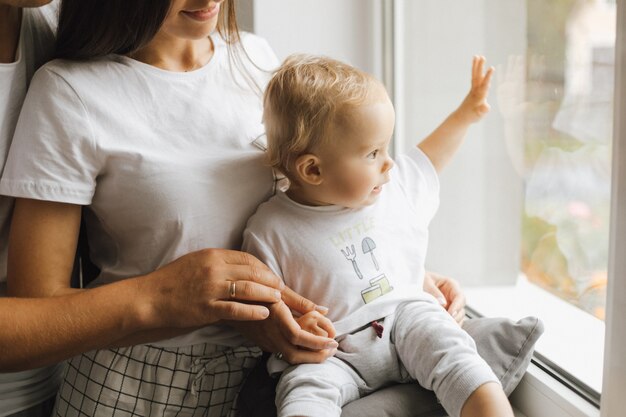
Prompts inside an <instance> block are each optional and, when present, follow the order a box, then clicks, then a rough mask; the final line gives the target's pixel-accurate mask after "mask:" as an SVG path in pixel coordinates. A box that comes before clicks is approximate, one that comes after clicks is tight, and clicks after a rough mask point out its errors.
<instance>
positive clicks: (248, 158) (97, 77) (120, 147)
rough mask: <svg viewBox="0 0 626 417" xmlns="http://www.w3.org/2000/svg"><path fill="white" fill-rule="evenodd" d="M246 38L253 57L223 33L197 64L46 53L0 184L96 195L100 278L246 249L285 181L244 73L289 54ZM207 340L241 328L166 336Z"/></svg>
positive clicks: (90, 201)
mask: <svg viewBox="0 0 626 417" xmlns="http://www.w3.org/2000/svg"><path fill="white" fill-rule="evenodd" d="M242 44H243V46H244V47H245V50H246V52H247V54H248V55H249V56H250V58H251V60H252V62H253V63H254V64H252V63H250V62H249V61H248V60H247V59H246V58H245V57H242V59H241V62H240V63H239V64H237V61H236V60H232V59H231V58H230V57H229V52H228V48H227V45H226V44H225V42H224V41H223V40H221V38H220V37H219V36H215V37H214V46H215V53H214V56H213V58H212V59H211V61H210V62H209V63H208V64H207V65H206V66H204V67H203V68H200V69H198V70H195V71H191V72H186V73H181V72H170V71H165V70H161V69H159V68H156V67H153V66H150V65H146V64H143V63H141V62H138V61H135V60H133V59H130V58H127V57H124V56H119V55H111V56H107V57H105V58H102V59H99V60H94V61H90V62H70V61H63V60H55V61H52V62H50V63H48V64H46V65H45V66H43V67H42V68H41V69H40V70H39V71H38V72H37V73H36V74H35V76H34V78H33V81H32V83H31V87H30V90H29V92H28V95H27V97H26V100H25V102H24V108H23V111H22V113H21V115H20V119H19V122H18V126H17V128H16V133H15V138H14V141H13V146H12V147H11V150H10V153H9V157H8V160H7V164H6V168H5V172H4V175H3V177H2V181H1V182H0V193H2V194H6V195H10V196H13V197H24V198H33V199H41V200H48V201H56V202H64V203H72V204H80V205H84V206H87V211H86V214H85V220H86V223H87V230H88V239H89V245H90V251H91V258H92V261H93V262H94V263H95V264H96V265H97V266H98V267H99V268H100V269H101V274H100V276H99V277H98V278H97V279H96V281H95V282H94V285H102V284H106V283H110V282H114V281H118V280H122V279H125V278H128V277H134V276H137V275H142V274H146V273H149V272H152V271H154V270H156V269H157V268H159V267H161V266H163V265H165V264H167V263H169V262H171V261H173V260H175V259H176V258H178V257H180V256H182V255H185V254H187V253H189V252H193V251H196V250H198V249H203V248H211V247H214V248H229V249H239V247H240V245H241V239H242V232H243V229H244V226H245V224H246V221H247V219H248V217H250V216H251V215H252V214H253V213H254V211H255V209H256V207H257V206H258V205H259V204H260V203H261V202H262V201H264V200H266V199H267V198H268V197H269V196H270V195H271V194H272V192H273V187H274V178H273V175H272V171H271V170H270V169H269V168H268V167H267V166H266V165H265V164H264V159H263V158H264V153H263V151H262V150H261V149H260V148H259V147H257V146H256V145H255V143H254V142H255V140H256V139H257V138H258V137H260V136H261V135H262V134H263V131H264V129H263V124H262V97H261V95H260V93H259V92H256V91H255V90H254V89H253V88H251V87H250V85H249V84H248V82H247V77H246V75H245V74H246V72H247V74H248V75H250V76H251V77H252V78H253V79H254V80H255V81H256V83H257V84H259V86H260V87H261V88H264V86H265V84H266V83H267V81H268V80H269V77H270V76H271V70H273V69H275V68H276V66H277V65H278V60H277V58H276V56H275V55H274V53H273V51H272V50H271V49H270V47H269V46H268V44H267V43H266V42H265V41H264V40H263V39H261V38H259V37H257V36H254V35H251V34H242ZM243 67H245V71H246V72H244V71H242V68H243ZM184 284H185V283H184V282H181V285H184ZM202 342H210V343H214V344H223V345H230V346H234V345H238V344H240V343H241V342H242V339H241V337H240V336H238V335H237V334H236V333H235V332H234V331H232V330H230V329H226V328H221V327H220V326H209V327H206V328H204V329H201V330H198V331H196V332H194V333H191V334H188V335H185V336H182V337H179V338H175V339H170V340H168V341H163V342H160V343H155V344H157V345H161V346H185V345H191V344H194V343H202Z"/></svg>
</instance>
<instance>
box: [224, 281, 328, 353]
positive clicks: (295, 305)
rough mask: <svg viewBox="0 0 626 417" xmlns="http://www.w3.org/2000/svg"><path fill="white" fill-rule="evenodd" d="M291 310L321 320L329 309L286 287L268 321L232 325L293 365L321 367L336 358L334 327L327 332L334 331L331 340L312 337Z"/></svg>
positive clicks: (322, 337)
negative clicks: (315, 314)
mask: <svg viewBox="0 0 626 417" xmlns="http://www.w3.org/2000/svg"><path fill="white" fill-rule="evenodd" d="M292 309H293V310H294V311H297V312H299V313H302V314H304V315H306V314H307V313H310V312H312V311H316V312H317V313H318V314H319V315H320V317H322V318H323V315H324V314H326V312H327V309H326V308H324V307H320V306H316V305H315V303H313V302H312V301H310V300H307V299H306V298H304V297H302V296H301V295H299V294H297V293H295V292H294V291H293V290H291V289H290V288H288V287H285V289H284V290H283V299H282V300H281V301H279V302H277V303H274V304H272V305H270V306H269V310H270V316H269V318H268V319H266V320H263V321H260V322H231V323H230V324H231V325H232V326H233V327H234V328H236V329H237V330H239V331H240V332H241V333H242V334H243V335H244V336H246V337H247V338H248V339H250V340H252V341H253V342H254V343H255V344H257V345H258V346H260V347H261V348H262V349H263V350H264V351H266V352H273V353H280V354H281V355H282V358H283V359H284V360H286V361H287V362H289V363H291V364H298V363H321V362H323V361H325V360H326V359H327V358H329V357H330V356H332V355H334V354H335V352H336V350H337V346H338V344H337V342H336V341H335V340H333V339H332V337H334V328H333V327H332V325H331V327H329V328H328V330H331V332H330V333H329V334H328V335H327V336H329V337H326V336H321V335H315V334H313V333H309V332H308V331H306V330H304V329H302V328H301V327H300V325H299V324H298V322H297V321H296V319H294V317H293V314H292V312H291V310H292ZM310 316H313V315H312V314H311V315H310ZM329 322H330V321H329Z"/></svg>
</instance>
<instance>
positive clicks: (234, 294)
mask: <svg viewBox="0 0 626 417" xmlns="http://www.w3.org/2000/svg"><path fill="white" fill-rule="evenodd" d="M223 285H224V297H223V299H224V300H240V301H256V302H264V303H277V302H278V301H280V299H281V294H280V291H278V290H277V289H275V288H272V287H267V286H265V285H261V284H257V283H256V282H252V281H224V284H223Z"/></svg>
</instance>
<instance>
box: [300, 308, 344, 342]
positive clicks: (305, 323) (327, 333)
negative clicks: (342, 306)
mask: <svg viewBox="0 0 626 417" xmlns="http://www.w3.org/2000/svg"><path fill="white" fill-rule="evenodd" d="M296 321H297V322H298V324H299V325H300V327H301V328H302V330H306V331H307V332H309V333H312V334H314V335H316V336H322V337H329V338H331V339H332V338H334V337H335V327H334V326H333V323H332V322H331V321H330V320H329V319H328V318H326V317H325V316H324V315H322V314H320V313H319V312H317V311H309V312H308V313H306V314H304V315H303V316H300V317H298V318H296Z"/></svg>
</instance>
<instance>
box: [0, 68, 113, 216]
mask: <svg viewBox="0 0 626 417" xmlns="http://www.w3.org/2000/svg"><path fill="white" fill-rule="evenodd" d="M103 158H104V157H103V155H101V154H99V153H98V152H97V149H96V145H95V138H94V137H93V132H92V129H91V125H90V122H89V116H88V114H87V112H86V110H85V107H84V105H83V103H82V101H81V100H80V97H78V96H77V94H76V92H75V91H74V90H73V89H72V87H71V86H70V85H69V84H68V83H67V82H66V80H65V79H64V78H63V77H62V76H60V75H59V74H57V73H56V72H55V71H53V70H51V69H49V68H48V67H47V66H44V67H43V68H42V69H40V70H39V71H38V72H37V73H36V74H35V76H34V77H33V80H32V82H31V85H30V88H29V91H28V93H27V95H26V99H25V100H24V105H23V107H22V111H21V113H20V117H19V120H18V123H17V127H16V129H15V136H14V138H13V143H12V145H11V149H10V150H9V155H8V158H7V162H6V166H5V170H4V172H3V175H2V180H1V181H0V194H4V195H10V196H13V197H22V198H33V199H38V200H47V201H56V202H64V203H71V204H82V205H87V204H89V203H91V200H92V197H93V194H94V191H95V187H96V178H97V176H98V175H99V174H100V171H101V167H102V166H103V161H102V160H103Z"/></svg>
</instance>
